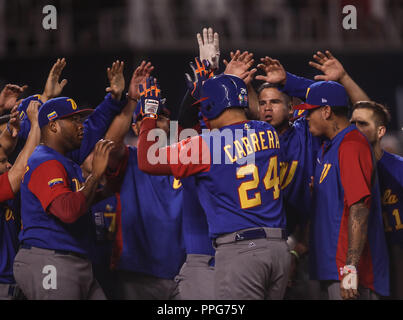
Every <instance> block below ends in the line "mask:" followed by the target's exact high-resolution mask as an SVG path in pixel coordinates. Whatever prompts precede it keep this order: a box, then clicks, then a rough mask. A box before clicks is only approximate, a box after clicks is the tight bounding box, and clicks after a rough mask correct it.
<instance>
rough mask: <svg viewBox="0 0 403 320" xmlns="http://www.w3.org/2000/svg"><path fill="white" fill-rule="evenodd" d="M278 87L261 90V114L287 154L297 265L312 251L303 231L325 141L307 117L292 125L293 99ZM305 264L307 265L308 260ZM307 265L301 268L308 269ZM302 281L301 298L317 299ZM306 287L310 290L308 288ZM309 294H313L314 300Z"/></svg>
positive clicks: (287, 199)
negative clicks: (313, 132)
mask: <svg viewBox="0 0 403 320" xmlns="http://www.w3.org/2000/svg"><path fill="white" fill-rule="evenodd" d="M278 88H279V86H278V85H275V84H270V83H267V82H266V83H264V84H263V85H262V86H261V87H260V88H259V90H258V96H259V109H260V110H259V111H260V120H261V121H267V122H268V123H270V124H271V125H272V126H273V127H274V128H275V129H276V130H277V132H278V134H279V138H280V145H281V148H282V152H283V162H282V163H281V164H280V166H281V170H280V172H281V174H280V184H281V188H282V190H283V191H284V204H285V210H286V214H287V230H288V232H289V234H290V235H291V236H290V237H289V241H288V243H289V245H290V249H291V250H292V251H291V253H292V254H293V262H295V264H296V263H297V262H298V260H299V259H300V257H302V255H304V254H305V253H306V252H307V251H308V248H307V244H305V245H303V244H302V242H303V241H301V239H300V238H301V235H300V233H301V231H300V230H303V229H304V228H305V225H306V224H307V221H308V220H309V215H310V212H311V209H312V201H311V194H310V190H309V188H308V185H309V182H310V180H311V176H313V170H314V164H315V160H316V155H317V152H318V150H319V148H320V143H321V141H320V139H319V138H316V137H312V135H311V134H310V132H309V128H308V125H307V121H306V120H305V118H301V119H299V120H297V121H295V122H293V123H292V124H291V122H290V118H291V112H292V99H291V97H289V96H288V95H286V94H285V93H283V92H281V91H279V89H278ZM304 186H305V187H304ZM294 234H295V235H294ZM295 236H296V237H297V238H298V240H299V241H298V244H297V243H296V240H294V237H295ZM295 249H296V250H295ZM302 262H307V260H306V258H304V259H303V260H302ZM304 264H305V263H304ZM304 264H303V265H302V266H301V268H303V267H304ZM298 282H301V285H302V286H303V287H304V288H303V289H302V290H303V291H304V292H303V293H302V292H301V295H300V298H303V299H309V298H314V297H315V292H316V291H315V290H314V287H315V284H314V283H312V282H308V283H306V281H303V280H301V281H298ZM306 285H308V286H309V288H310V289H306ZM296 290H297V288H295V289H290V290H288V293H289V294H291V295H292V292H294V291H296ZM295 294H298V292H295ZM308 294H311V297H310V296H308Z"/></svg>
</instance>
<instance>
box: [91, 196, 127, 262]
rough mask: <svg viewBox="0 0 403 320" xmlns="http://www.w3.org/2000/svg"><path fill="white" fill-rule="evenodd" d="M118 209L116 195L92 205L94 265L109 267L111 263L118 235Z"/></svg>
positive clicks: (92, 255) (92, 254) (92, 252)
mask: <svg viewBox="0 0 403 320" xmlns="http://www.w3.org/2000/svg"><path fill="white" fill-rule="evenodd" d="M117 210H120V204H119V203H118V197H117V196H116V195H114V196H111V197H109V198H107V199H104V200H102V201H100V202H98V203H96V204H94V205H93V206H91V209H90V213H91V220H92V226H93V229H92V230H93V240H94V241H93V243H92V244H93V247H92V248H91V250H90V252H89V258H90V260H91V261H92V263H93V265H98V266H101V267H105V268H108V269H109V267H110V264H111V256H112V248H113V243H114V241H115V235H116V219H117V215H118V213H117Z"/></svg>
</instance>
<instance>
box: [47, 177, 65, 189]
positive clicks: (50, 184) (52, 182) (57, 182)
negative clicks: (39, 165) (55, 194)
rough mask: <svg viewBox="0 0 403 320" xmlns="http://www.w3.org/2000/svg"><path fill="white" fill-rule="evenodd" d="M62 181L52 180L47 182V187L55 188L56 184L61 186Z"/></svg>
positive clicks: (60, 179)
mask: <svg viewBox="0 0 403 320" xmlns="http://www.w3.org/2000/svg"><path fill="white" fill-rule="evenodd" d="M63 183H64V180H63V179H62V178H58V179H53V180H50V181H49V182H48V185H49V187H51V188H52V187H54V186H57V185H58V184H63Z"/></svg>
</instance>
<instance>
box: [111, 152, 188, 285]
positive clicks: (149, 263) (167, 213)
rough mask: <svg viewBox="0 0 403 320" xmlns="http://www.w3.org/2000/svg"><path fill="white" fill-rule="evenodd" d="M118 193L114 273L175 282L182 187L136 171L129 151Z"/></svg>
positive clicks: (180, 257)
mask: <svg viewBox="0 0 403 320" xmlns="http://www.w3.org/2000/svg"><path fill="white" fill-rule="evenodd" d="M122 163H127V166H126V168H121V169H120V170H124V178H123V183H122V185H121V189H120V201H121V207H122V213H121V215H120V216H118V217H117V224H118V225H117V235H116V244H115V248H114V258H113V260H114V261H113V265H114V267H115V268H116V269H117V270H126V271H131V272H136V273H143V274H148V275H151V276H154V277H158V278H163V279H174V277H175V276H176V275H177V274H178V273H179V270H180V268H181V266H182V264H183V263H184V261H185V255H186V253H185V248H184V243H183V234H182V186H181V182H180V181H178V180H176V179H175V178H174V177H173V176H162V177H156V176H151V175H149V174H146V173H144V172H142V171H140V169H139V168H138V162H137V149H136V148H135V147H128V148H127V150H126V155H125V158H124V159H123V160H122Z"/></svg>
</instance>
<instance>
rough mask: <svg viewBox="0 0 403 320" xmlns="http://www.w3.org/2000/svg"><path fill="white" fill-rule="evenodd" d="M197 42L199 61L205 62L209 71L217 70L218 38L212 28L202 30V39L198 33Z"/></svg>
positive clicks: (218, 57)
mask: <svg viewBox="0 0 403 320" xmlns="http://www.w3.org/2000/svg"><path fill="white" fill-rule="evenodd" d="M197 42H198V43H199V51H200V61H203V60H207V61H208V62H209V63H210V66H211V70H217V69H218V68H219V63H220V36H219V35H218V33H217V32H216V33H214V31H213V29H212V28H208V29H207V28H204V29H203V38H202V36H201V34H200V33H198V34H197Z"/></svg>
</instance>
